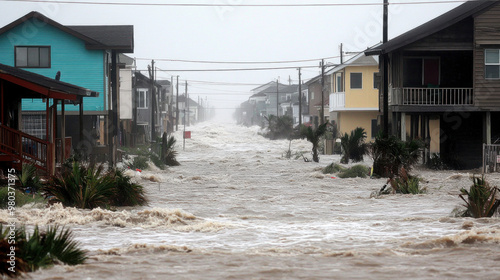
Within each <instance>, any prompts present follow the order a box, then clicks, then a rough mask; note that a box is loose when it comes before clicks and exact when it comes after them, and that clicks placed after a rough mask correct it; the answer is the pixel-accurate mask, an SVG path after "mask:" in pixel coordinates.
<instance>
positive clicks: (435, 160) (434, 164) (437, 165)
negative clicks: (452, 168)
mask: <svg viewBox="0 0 500 280" xmlns="http://www.w3.org/2000/svg"><path fill="white" fill-rule="evenodd" d="M427 167H428V168H430V169H433V170H444V169H446V164H445V163H444V161H443V160H442V159H441V156H439V154H436V153H433V154H432V155H431V158H430V159H429V161H428V162H427Z"/></svg>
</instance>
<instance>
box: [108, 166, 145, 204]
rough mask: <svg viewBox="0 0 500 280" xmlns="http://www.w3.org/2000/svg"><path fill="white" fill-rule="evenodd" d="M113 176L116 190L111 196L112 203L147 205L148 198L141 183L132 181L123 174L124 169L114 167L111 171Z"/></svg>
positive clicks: (110, 173) (110, 174)
mask: <svg viewBox="0 0 500 280" xmlns="http://www.w3.org/2000/svg"><path fill="white" fill-rule="evenodd" d="M109 176H111V177H112V178H113V181H114V184H115V191H114V194H113V197H111V198H110V203H111V205H114V206H136V205H147V204H148V200H147V198H146V195H145V193H144V189H143V187H142V186H141V185H138V184H135V183H133V182H132V179H131V178H130V177H128V176H127V175H125V174H123V171H121V170H119V169H114V170H111V171H110V172H109Z"/></svg>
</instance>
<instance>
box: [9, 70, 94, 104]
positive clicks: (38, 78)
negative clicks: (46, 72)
mask: <svg viewBox="0 0 500 280" xmlns="http://www.w3.org/2000/svg"><path fill="white" fill-rule="evenodd" d="M0 78H2V79H4V80H7V81H10V82H13V83H16V84H19V85H24V86H26V87H27V88H30V89H32V90H34V91H36V92H38V93H40V94H42V95H46V96H47V97H48V98H57V99H71V100H74V99H76V97H74V96H75V95H77V96H83V97H86V96H88V97H96V96H98V95H99V93H98V92H95V91H91V90H89V89H86V88H82V87H79V86H75V85H73V84H69V83H65V82H61V81H57V80H54V79H51V78H48V77H45V76H42V75H39V74H35V73H33V72H29V71H26V70H23V69H20V68H16V67H12V66H8V65H5V64H0ZM70 95H73V97H72V96H70Z"/></svg>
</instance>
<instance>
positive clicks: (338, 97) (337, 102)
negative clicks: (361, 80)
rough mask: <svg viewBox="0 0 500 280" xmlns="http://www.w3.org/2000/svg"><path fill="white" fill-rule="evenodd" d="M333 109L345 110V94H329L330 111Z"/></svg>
mask: <svg viewBox="0 0 500 280" xmlns="http://www.w3.org/2000/svg"><path fill="white" fill-rule="evenodd" d="M335 108H345V92H334V93H331V94H330V111H334V110H335Z"/></svg>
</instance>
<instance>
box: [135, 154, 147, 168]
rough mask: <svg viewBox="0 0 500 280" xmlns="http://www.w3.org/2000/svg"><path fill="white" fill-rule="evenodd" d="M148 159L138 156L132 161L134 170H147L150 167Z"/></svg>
mask: <svg viewBox="0 0 500 280" xmlns="http://www.w3.org/2000/svg"><path fill="white" fill-rule="evenodd" d="M148 161H149V160H148V158H147V157H145V156H136V157H135V158H134V160H133V161H132V169H141V170H143V169H146V168H148V167H149V164H148Z"/></svg>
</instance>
